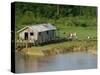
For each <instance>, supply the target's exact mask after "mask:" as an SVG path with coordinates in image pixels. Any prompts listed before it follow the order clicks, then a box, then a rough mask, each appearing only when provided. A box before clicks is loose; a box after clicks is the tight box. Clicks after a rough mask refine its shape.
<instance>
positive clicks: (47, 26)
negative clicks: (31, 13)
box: [17, 23, 56, 32]
mask: <svg viewBox="0 0 100 75" xmlns="http://www.w3.org/2000/svg"><path fill="white" fill-rule="evenodd" d="M26 28H31V29H32V30H36V31H37V32H43V31H48V30H55V29H56V27H55V26H53V25H52V24H50V23H48V24H36V25H32V26H26V27H24V28H22V29H20V30H18V31H17V32H21V31H23V30H25V29H26Z"/></svg>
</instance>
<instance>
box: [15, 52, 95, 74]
mask: <svg viewBox="0 0 100 75" xmlns="http://www.w3.org/2000/svg"><path fill="white" fill-rule="evenodd" d="M15 59H16V68H15V69H16V73H26V72H46V71H61V70H78V69H93V68H97V56H96V55H92V54H89V53H84V52H83V53H82V52H78V53H76V52H74V53H68V54H59V55H52V56H46V57H39V58H37V57H25V56H22V55H19V54H16V58H15Z"/></svg>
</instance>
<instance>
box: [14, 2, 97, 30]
mask: <svg viewBox="0 0 100 75" xmlns="http://www.w3.org/2000/svg"><path fill="white" fill-rule="evenodd" d="M15 15H16V19H15V21H16V30H19V29H20V28H22V27H24V26H26V25H31V24H38V23H52V24H54V25H56V27H58V28H61V26H63V27H66V26H75V27H76V26H80V27H96V18H97V8H96V7H90V6H73V5H55V4H40V3H22V2H16V3H15Z"/></svg>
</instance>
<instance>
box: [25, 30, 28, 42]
mask: <svg viewBox="0 0 100 75" xmlns="http://www.w3.org/2000/svg"><path fill="white" fill-rule="evenodd" d="M24 39H25V40H28V32H25V33H24Z"/></svg>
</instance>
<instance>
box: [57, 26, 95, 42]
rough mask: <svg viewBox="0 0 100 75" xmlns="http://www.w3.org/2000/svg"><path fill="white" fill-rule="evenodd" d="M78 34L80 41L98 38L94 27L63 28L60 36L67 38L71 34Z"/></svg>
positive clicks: (60, 30)
mask: <svg viewBox="0 0 100 75" xmlns="http://www.w3.org/2000/svg"><path fill="white" fill-rule="evenodd" d="M70 32H71V33H74V32H76V33H77V37H78V39H81V40H85V39H87V37H88V36H90V37H91V39H96V37H97V29H96V28H93V27H87V28H84V27H73V26H72V27H71V26H69V27H68V26H62V28H61V29H59V36H61V37H66V36H68V34H69V33H70Z"/></svg>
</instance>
